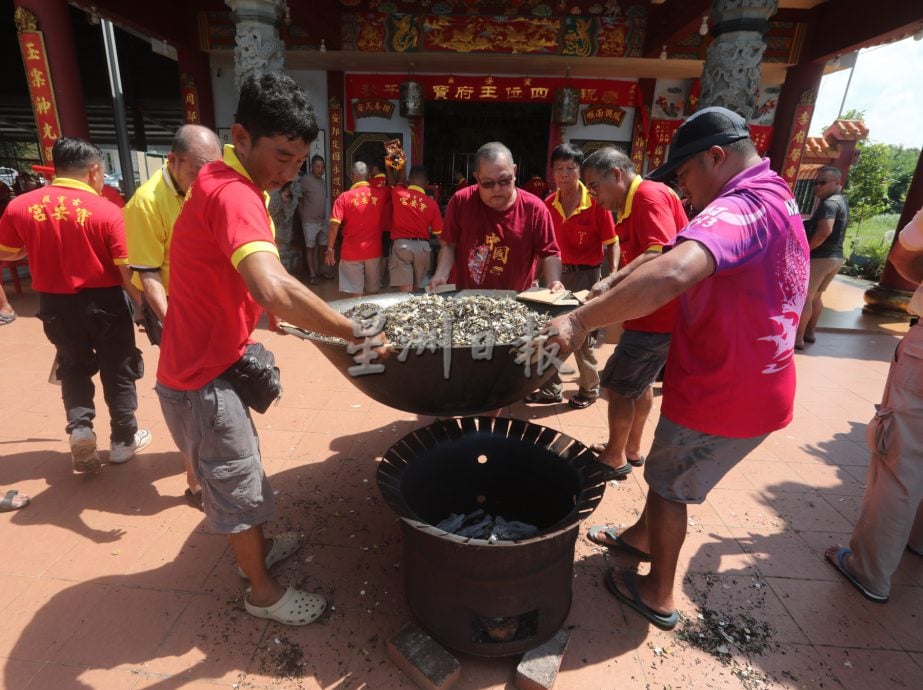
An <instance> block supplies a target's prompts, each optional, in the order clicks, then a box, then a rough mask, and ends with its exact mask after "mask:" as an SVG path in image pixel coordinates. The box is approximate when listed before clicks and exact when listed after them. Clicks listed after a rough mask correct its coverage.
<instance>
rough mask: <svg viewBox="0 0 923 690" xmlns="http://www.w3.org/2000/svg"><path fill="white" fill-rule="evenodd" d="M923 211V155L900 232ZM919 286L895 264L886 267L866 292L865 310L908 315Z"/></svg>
mask: <svg viewBox="0 0 923 690" xmlns="http://www.w3.org/2000/svg"><path fill="white" fill-rule="evenodd" d="M920 208H923V153H921V154H920V157H919V158H918V159H917V168H916V170H915V171H914V173H913V180H912V181H911V182H910V188H909V189H908V190H907V199H906V200H905V201H904V210H903V211H901V217H900V220H898V222H897V228H896V229H897V230H901V229H902V228H903V227H904V226H905V225H907V223H909V222H910V219H911V218H913V216H914V214H915V213H916V212H917V211H918V210H919V209H920ZM897 236H898V233H897V232H895V233H894V239H893V240H892V242H891V246H892V247H893V246H894V243H895V242H897ZM916 288H917V286H916V285H914V284H913V283H911V282H910V281H908V280H904V278H903V276H901V274H900V273H898V272H897V269H896V268H894V266H892V265H891V262H890V261H889V262H887V263H886V264H885V268H884V270H883V271H882V272H881V278H880V279H879V281H878V284H877V285H873V286H872V287H870V288H869V289H868V290H866V291H865V304H866V306H865V307H864V308H863V311H865V312H869V313H873V314H874V313H893V312H904V313H906V312H907V304H908V302H910V296H911V295H912V294H913V291H914V290H916Z"/></svg>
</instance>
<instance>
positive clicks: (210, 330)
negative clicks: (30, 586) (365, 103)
mask: <svg viewBox="0 0 923 690" xmlns="http://www.w3.org/2000/svg"><path fill="white" fill-rule="evenodd" d="M236 113H237V114H236V119H237V122H236V123H235V124H234V125H233V127H232V128H231V140H232V141H233V142H234V145H233V146H227V147H225V151H224V160H221V161H214V162H212V163H208V164H207V165H205V166H204V167H203V168H202V169H201V171H200V172H199V175H198V177H197V178H196V180H195V182H193V184H192V186H191V187H190V189H189V191H188V193H187V196H186V203H185V204H184V205H183V210H182V212H181V213H180V215H179V218H177V220H176V224H175V225H174V228H173V240H172V244H171V249H170V309H169V310H168V311H167V315H166V320H165V322H164V330H163V341H162V344H161V350H160V365H159V367H158V369H157V388H156V390H157V394H158V396H159V397H160V405H161V409H162V410H163V413H164V418H165V419H166V422H167V426H168V427H169V428H170V433H171V435H172V436H173V440H174V441H175V443H176V445H177V447H178V448H179V449H180V451H181V452H183V453H185V454H186V457H187V458H189V460H190V461H191V463H192V464H193V466H194V467H195V468H196V470H197V474H198V477H199V481H200V483H201V485H202V507H203V509H204V510H205V516H206V518H207V520H208V522H209V524H210V526H211V527H212V528H213V529H215V530H216V531H218V532H220V533H223V534H227V535H228V540H229V541H230V544H231V548H232V549H233V551H234V555H235V557H236V558H237V562H238V564H239V566H240V572H241V574H242V575H243V576H244V577H246V578H248V579H249V580H250V589H249V591H248V592H247V594H246V596H245V598H244V606H245V608H246V610H247V611H248V612H249V613H250V614H251V615H253V616H256V617H258V618H268V619H270V620H274V621H278V622H280V623H283V624H286V625H305V624H307V623H311V622H313V621H314V620H316V619H317V617H318V616H320V614H321V613H322V612H323V610H324V607H325V606H326V603H325V602H324V599H323V597H320V596H318V595H314V594H308V593H307V592H302V591H299V590H297V589H295V588H294V587H288V588H286V587H283V586H282V585H280V584H279V583H278V582H277V581H276V580H275V578H273V577H272V576H271V575H270V574H269V568H270V567H271V566H272V565H274V564H275V563H278V562H279V561H281V560H282V559H284V558H287V557H289V556H291V555H292V554H293V553H295V552H296V551H297V550H298V548H300V546H301V544H302V540H303V537H302V536H301V535H300V533H299V532H297V531H293V532H285V533H283V534H278V535H276V536H275V537H273V538H271V539H267V538H266V537H265V536H264V534H263V524H264V523H266V522H268V521H269V520H270V519H271V518H272V517H273V515H274V512H275V506H274V499H273V491H272V487H271V486H270V484H269V481H268V479H267V478H266V473H265V472H264V470H263V466H262V463H261V461H260V447H259V438H258V436H257V434H256V428H255V427H254V425H253V420H252V418H251V416H250V411H249V409H248V407H247V406H246V404H245V403H244V402H243V399H242V398H241V394H240V392H239V391H240V389H241V388H242V386H241V383H240V381H239V380H237V381H235V383H233V384H232V383H231V381H233V380H234V379H233V378H232V377H230V376H229V370H234V369H237V368H239V367H238V365H241V366H243V365H244V363H245V362H243V361H242V359H243V360H247V359H248V358H244V355H245V354H248V355H253V354H255V353H256V352H258V351H260V348H258V347H255V344H254V343H253V341H252V340H251V334H252V332H253V330H254V329H255V328H256V325H257V321H258V320H259V318H260V315H261V314H262V313H263V310H264V309H266V310H268V311H269V312H270V313H272V314H274V315H275V316H277V317H279V318H282V319H284V320H286V321H288V322H289V323H292V324H295V325H296V326H300V327H302V328H304V329H306V330H311V331H314V332H317V333H325V334H327V335H332V336H336V337H339V338H343V339H344V340H349V341H354V340H355V339H354V337H353V332H354V331H353V324H352V322H351V321H350V320H349V319H347V318H346V317H345V316H343V315H342V314H339V313H337V312H335V311H333V310H332V309H331V308H330V307H328V306H327V305H326V304H325V303H324V302H323V300H321V299H320V298H319V297H317V295H315V294H314V293H313V292H311V291H310V290H309V289H308V288H306V287H305V286H304V285H302V284H301V282H299V281H298V280H295V279H294V278H293V277H292V276H290V275H289V274H288V273H287V272H286V270H285V268H284V267H283V266H282V263H281V262H280V261H279V252H278V249H277V248H276V244H275V240H274V234H275V233H274V228H273V225H272V220H271V218H270V216H269V212H268V203H269V195H268V194H267V191H270V190H276V189H279V188H280V187H282V186H283V185H284V184H285V183H287V182H289V181H290V180H293V179H294V178H295V176H296V175H297V174H298V170H299V168H300V167H301V164H302V163H303V162H304V161H305V159H306V158H307V156H308V153H309V151H310V145H311V142H312V141H313V140H314V138H315V137H316V136H317V121H316V119H315V117H314V110H313V108H312V106H311V103H310V101H309V100H308V97H307V95H306V94H305V93H304V92H303V91H302V90H301V89H300V88H299V87H298V85H297V84H295V82H294V81H293V80H292V79H291V78H290V77H287V76H283V75H279V74H264V75H262V76H259V77H257V76H251V77H249V78H248V79H247V80H246V81H245V82H244V83H243V85H242V86H241V90H240V100H239V102H238V104H237V109H236ZM203 295H208V299H203ZM260 354H261V356H262V357H263V361H264V362H265V366H264V368H263V370H264V371H268V370H270V368H271V366H272V364H273V360H272V358H271V354H269V356H266V351H265V349H263V350H262V351H261V353H260ZM255 378H263V377H255ZM235 385H237V386H238V387H237V388H235Z"/></svg>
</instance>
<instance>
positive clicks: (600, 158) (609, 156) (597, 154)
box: [580, 146, 635, 175]
mask: <svg viewBox="0 0 923 690" xmlns="http://www.w3.org/2000/svg"><path fill="white" fill-rule="evenodd" d="M587 168H593V170H595V171H596V172H597V173H599V174H601V175H605V174H607V173H608V172H610V171H612V170H615V169H616V168H618V169H619V170H621V171H622V172H624V173H634V172H635V164H634V162H633V161H632V160H631V158H629V157H628V156H626V155H625V153H624V152H622V151H619V150H618V149H617V148H615V147H614V146H605V147H603V148H601V149H596V150H595V151H593V153H591V154H590V155H589V156H587V159H586V160H585V161H583V165H581V166H580V169H581V170H586V169H587Z"/></svg>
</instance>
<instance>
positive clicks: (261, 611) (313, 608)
mask: <svg viewBox="0 0 923 690" xmlns="http://www.w3.org/2000/svg"><path fill="white" fill-rule="evenodd" d="M249 594H250V590H249V589H248V590H247V595H248V596H249ZM244 608H246V609H247V613H249V614H250V615H251V616H256V617H257V618H266V619H268V620H271V621H276V622H277V623H282V624H283V625H308V623H313V622H314V621H316V620H317V619H318V618H320V616H321V614H322V613H323V612H324V609H326V608H327V601H326V600H325V599H324V598H323V597H322V596H320V595H319V594H310V593H308V592H302V591H300V590H297V589H295V588H294V587H288V588H287V589H286V590H285V594H283V595H282V598H281V599H279V601H277V602H276V603H275V604H273V605H272V606H254V605H253V604H251V603H250V602H249V601H247V599H244Z"/></svg>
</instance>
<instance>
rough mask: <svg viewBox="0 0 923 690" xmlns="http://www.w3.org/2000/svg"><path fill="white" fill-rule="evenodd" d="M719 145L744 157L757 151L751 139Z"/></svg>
mask: <svg viewBox="0 0 923 690" xmlns="http://www.w3.org/2000/svg"><path fill="white" fill-rule="evenodd" d="M720 146H721V148H723V149H727V150H728V151H733V152H734V153H736V154H737V155H738V156H743V157H744V158H748V157H750V156H752V155H753V154H755V153H756V152H757V151H756V146H755V145H754V143H753V140H752V139H738V140H737V141H732V142H731V143H730V144H720ZM838 172H839V171H838Z"/></svg>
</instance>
